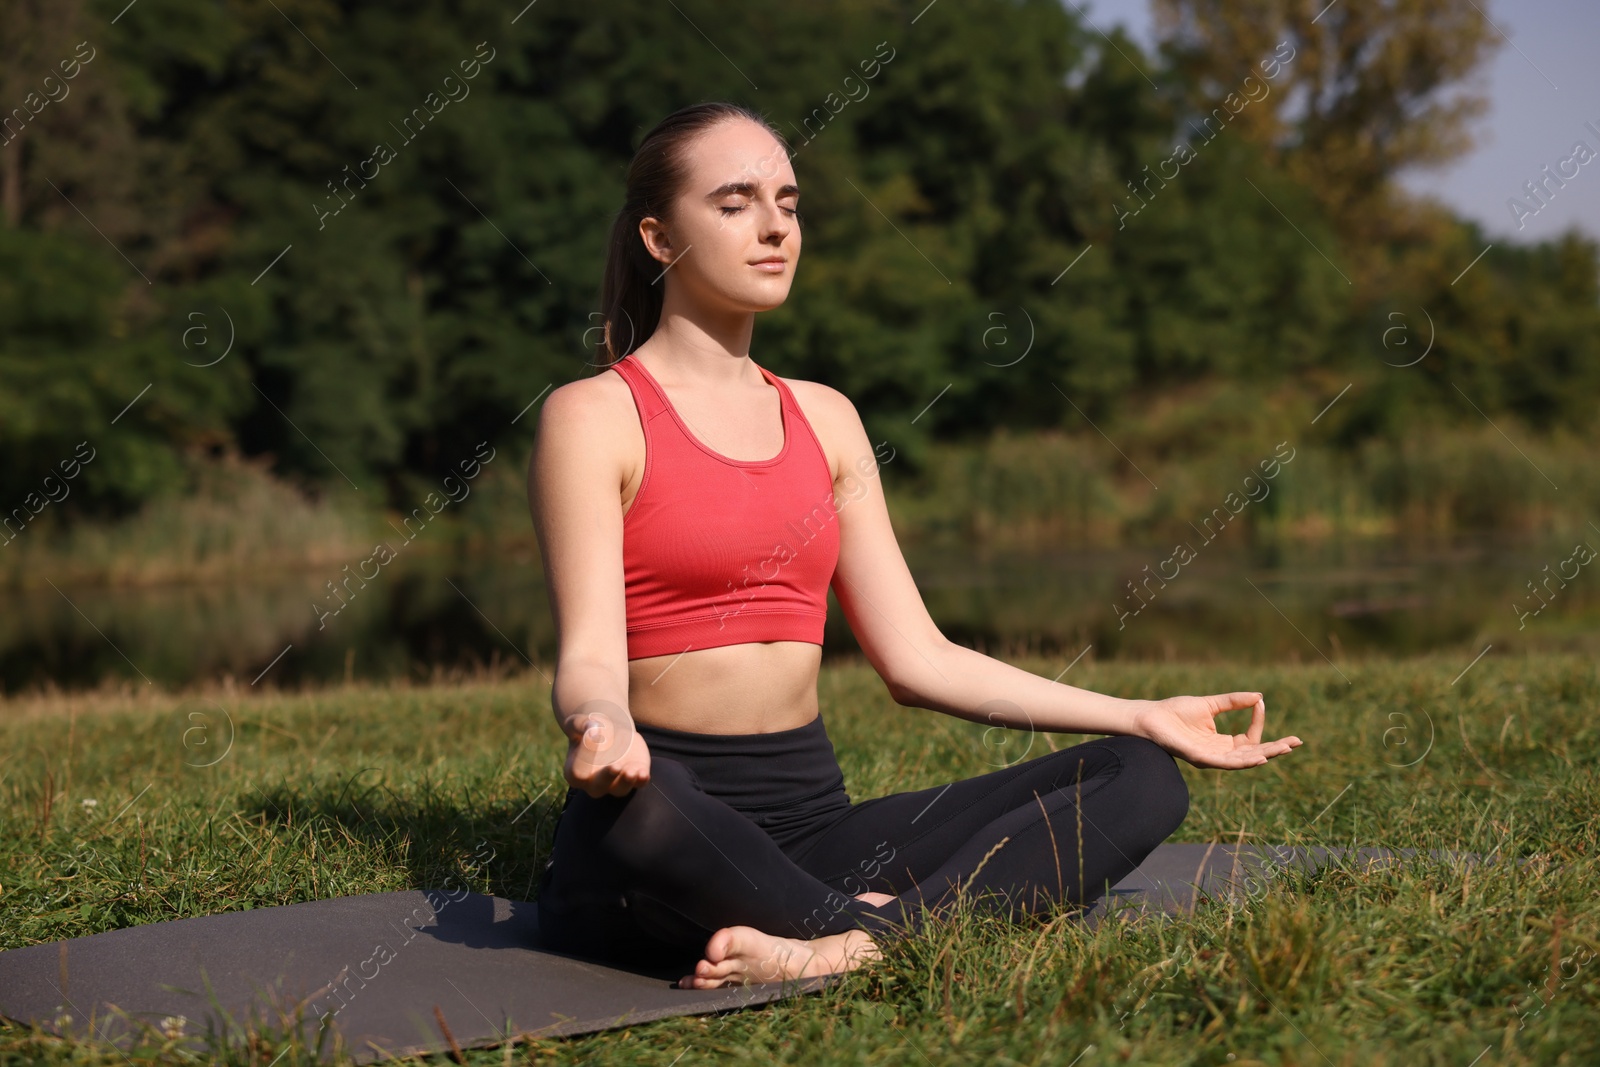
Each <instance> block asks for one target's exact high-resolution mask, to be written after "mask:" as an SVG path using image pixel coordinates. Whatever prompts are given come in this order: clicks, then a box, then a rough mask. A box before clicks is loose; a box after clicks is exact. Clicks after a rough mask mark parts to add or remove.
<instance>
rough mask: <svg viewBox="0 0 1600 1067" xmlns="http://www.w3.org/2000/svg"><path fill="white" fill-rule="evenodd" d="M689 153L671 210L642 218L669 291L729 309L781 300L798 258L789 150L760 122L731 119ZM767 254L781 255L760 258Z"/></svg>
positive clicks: (758, 307) (759, 307) (796, 193)
mask: <svg viewBox="0 0 1600 1067" xmlns="http://www.w3.org/2000/svg"><path fill="white" fill-rule="evenodd" d="M688 157H689V168H688V175H687V180H686V181H685V183H684V187H683V191H682V192H681V193H679V195H678V198H677V200H676V201H675V202H674V203H673V205H672V215H671V218H669V219H665V220H663V219H658V218H655V217H649V218H646V219H643V220H642V221H641V222H640V224H639V233H640V236H641V237H642V238H643V239H644V242H645V247H646V248H647V249H649V251H650V254H651V255H652V256H654V257H655V258H656V259H657V261H659V262H660V263H661V264H662V267H663V269H665V271H666V274H665V276H664V277H663V278H662V279H661V283H662V284H665V285H666V286H667V287H668V288H667V294H666V295H667V298H668V299H669V300H674V301H676V300H678V299H682V298H684V297H687V298H688V299H689V300H691V301H692V302H693V303H695V304H699V305H702V306H709V307H711V308H715V309H718V310H723V311H740V312H756V311H767V310H769V309H771V308H775V307H777V306H778V305H779V304H781V303H783V302H784V300H785V299H786V298H787V297H788V295H789V286H790V285H791V284H792V283H793V282H794V271H795V266H796V264H797V263H798V262H799V260H800V223H799V220H798V219H797V218H796V217H795V212H796V211H798V210H799V204H800V190H799V188H798V187H797V183H796V182H795V177H794V168H793V167H791V166H790V165H789V156H788V153H787V152H785V151H784V149H783V146H782V145H780V144H779V143H778V142H777V141H776V140H775V139H774V138H773V136H772V135H771V134H770V133H768V132H767V131H766V130H764V129H762V128H761V127H760V126H758V125H756V124H755V123H753V122H750V121H749V120H747V119H729V120H725V121H723V122H719V123H718V124H717V125H715V126H712V127H711V128H710V129H707V130H705V131H704V132H702V133H701V134H700V135H699V136H698V137H696V138H695V140H694V141H693V142H692V145H691V147H690V149H689V152H688ZM765 259H777V260H781V261H782V262H781V263H772V264H768V265H767V266H765V267H762V266H756V265H755V264H757V263H758V262H759V261H761V260H765ZM669 264H670V267H669Z"/></svg>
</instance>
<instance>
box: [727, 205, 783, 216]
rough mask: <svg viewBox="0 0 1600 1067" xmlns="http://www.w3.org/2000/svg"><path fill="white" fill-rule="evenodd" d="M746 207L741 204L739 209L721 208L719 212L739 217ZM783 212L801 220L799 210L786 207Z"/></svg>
mask: <svg viewBox="0 0 1600 1067" xmlns="http://www.w3.org/2000/svg"><path fill="white" fill-rule="evenodd" d="M745 207H746V205H743V204H741V205H740V206H738V207H721V208H718V209H717V210H718V211H721V212H722V213H723V214H724V215H737V214H738V213H739V212H741V211H743V210H744V209H745ZM781 210H782V211H783V212H784V213H785V214H789V215H793V216H794V217H795V218H800V209H799V208H793V207H786V208H782V209H781Z"/></svg>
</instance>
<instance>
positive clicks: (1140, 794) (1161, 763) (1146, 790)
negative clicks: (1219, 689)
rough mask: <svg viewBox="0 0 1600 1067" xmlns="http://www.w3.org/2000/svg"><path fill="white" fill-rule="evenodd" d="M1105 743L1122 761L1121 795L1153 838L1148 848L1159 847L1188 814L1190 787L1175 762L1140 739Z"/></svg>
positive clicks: (1120, 739) (1158, 746)
mask: <svg viewBox="0 0 1600 1067" xmlns="http://www.w3.org/2000/svg"><path fill="white" fill-rule="evenodd" d="M1104 743H1105V744H1108V745H1110V746H1112V748H1113V749H1114V750H1115V752H1116V754H1117V758H1118V759H1119V760H1121V761H1122V772H1121V774H1120V775H1119V778H1122V779H1125V781H1124V782H1123V783H1122V784H1123V785H1124V787H1125V788H1124V789H1123V790H1122V792H1123V794H1124V795H1125V796H1126V797H1127V798H1128V802H1129V803H1131V804H1133V805H1134V806H1135V808H1136V809H1137V811H1138V815H1139V822H1140V823H1141V824H1142V825H1144V826H1147V827H1148V828H1149V830H1150V832H1151V835H1152V836H1153V837H1154V838H1155V841H1154V844H1153V845H1152V846H1151V847H1154V845H1156V844H1160V843H1161V842H1162V841H1164V840H1166V838H1167V837H1168V836H1169V835H1171V834H1172V833H1173V832H1174V831H1175V830H1177V829H1178V827H1180V826H1182V825H1183V820H1184V819H1185V818H1187V817H1188V815H1189V787H1188V785H1187V784H1186V783H1185V782H1184V780H1183V772H1182V771H1180V770H1179V769H1178V761H1177V760H1175V759H1174V758H1173V757H1172V754H1171V753H1170V752H1168V751H1167V750H1166V749H1164V748H1162V747H1161V746H1160V745H1158V744H1156V743H1155V742H1154V741H1150V740H1146V739H1145V738H1142V737H1112V738H1107V739H1106V741H1105V742H1104Z"/></svg>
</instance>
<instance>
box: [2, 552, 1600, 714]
mask: <svg viewBox="0 0 1600 1067" xmlns="http://www.w3.org/2000/svg"><path fill="white" fill-rule="evenodd" d="M1574 540H1578V541H1582V539H1570V538H1569V539H1567V540H1566V541H1563V542H1559V543H1542V544H1523V545H1508V544H1493V543H1487V542H1472V541H1463V542H1459V543H1456V544H1453V545H1451V546H1449V547H1448V548H1443V549H1441V548H1438V547H1434V548H1431V549H1429V550H1426V551H1420V550H1413V549H1407V548H1406V547H1404V546H1401V545H1396V544H1372V543H1362V544H1351V545H1342V546H1324V547H1322V548H1320V549H1316V550H1312V549H1306V548H1294V549H1288V548H1274V547H1257V548H1254V549H1250V550H1246V551H1239V550H1233V551H1231V552H1229V553H1224V552H1222V551H1221V550H1220V548H1207V547H1205V546H1204V545H1201V546H1200V551H1199V552H1198V553H1193V552H1190V553H1184V552H1178V553H1176V554H1175V552H1174V547H1173V546H1165V547H1152V548H1147V549H1137V548H1129V549H1125V550H1118V551H1094V552H1089V551H1076V550H1071V549H1063V550H1060V551H1051V552H1027V553H1024V552H987V551H982V550H974V549H970V548H944V549H932V548H924V549H918V548H915V547H911V548H908V549H907V560H908V563H909V564H910V566H911V569H912V573H913V575H914V577H915V579H916V581H917V585H918V587H919V588H920V589H921V591H922V594H923V597H924V600H925V602H926V603H927V605H928V609H929V611H930V612H931V614H932V615H933V618H934V620H935V622H936V623H937V624H938V625H939V627H940V628H941V629H942V630H943V631H944V633H945V634H946V635H947V636H949V637H950V638H951V639H953V640H955V641H958V642H960V643H962V644H965V645H968V646H971V647H975V648H978V649H980V650H982V651H985V652H989V653H991V654H995V655H1001V656H1012V655H1018V654H1022V653H1024V652H1032V653H1038V654H1043V655H1046V656H1049V657H1051V658H1052V659H1055V660H1059V661H1060V663H1061V665H1062V667H1065V666H1067V664H1068V663H1070V662H1073V661H1075V660H1076V659H1077V657H1079V656H1080V655H1082V656H1086V657H1092V658H1095V659H1185V660H1211V661H1218V660H1234V661H1244V662H1257V663H1267V662H1309V663H1327V664H1328V665H1329V668H1330V670H1338V665H1339V664H1342V663H1345V662H1348V661H1350V660H1353V659H1359V658H1366V657H1371V656H1384V657H1389V656H1396V657H1398V656H1409V655H1414V654H1418V653H1426V652H1432V651H1440V650H1448V651H1451V652H1459V653H1461V654H1462V655H1463V657H1464V658H1463V660H1462V662H1463V665H1465V664H1466V663H1467V662H1468V661H1470V660H1471V658H1472V657H1473V656H1475V655H1477V654H1478V653H1479V652H1480V651H1481V650H1482V649H1483V648H1484V647H1485V646H1487V645H1491V644H1492V645H1493V646H1494V649H1495V654H1497V655H1503V654H1507V653H1515V652H1516V651H1517V650H1519V649H1527V648H1534V647H1538V648H1544V649H1554V648H1564V649H1588V650H1595V649H1597V648H1600V637H1597V635H1600V627H1597V626H1596V625H1595V623H1596V621H1597V619H1600V573H1596V572H1600V567H1591V566H1588V565H1587V560H1586V559H1585V558H1584V554H1583V553H1582V552H1577V553H1575V551H1574V550H1575V548H1576V545H1575V544H1574ZM1582 543H1584V544H1586V545H1587V544H1593V545H1597V546H1600V536H1592V537H1590V538H1589V539H1588V540H1587V541H1585V542H1582ZM1591 554H1592V552H1591ZM324 571H326V573H325V572H324ZM334 578H343V573H342V572H336V571H334V570H333V569H332V568H325V569H324V570H323V571H307V572H303V573H289V574H270V575H258V576H251V577H249V578H243V579H238V580H234V581H231V582H228V583H224V584H196V585H181V586H168V587H161V588H127V589H124V588H105V587H72V586H63V587H62V588H60V589H59V590H57V589H52V588H51V587H49V586H45V587H44V588H43V589H42V590H36V589H29V590H26V591H8V592H5V593H0V687H3V691H4V692H6V693H16V692H19V691H22V690H27V689H34V688H39V687H43V686H46V685H54V686H56V687H59V688H62V689H75V688H82V687H89V686H95V685H99V684H101V683H103V682H105V681H108V680H110V681H115V680H117V679H126V680H127V681H129V682H131V683H133V684H135V685H143V684H144V683H145V682H147V681H148V682H151V683H154V684H157V685H161V686H167V687H181V686H186V685H190V684H194V683H199V682H204V681H207V680H221V679H223V678H224V677H226V676H230V675H231V676H232V677H233V678H234V679H236V680H237V682H238V683H239V684H241V685H251V684H257V685H262V686H278V687H297V686H301V685H319V684H325V683H336V682H339V681H342V680H344V679H346V678H360V679H389V678H397V677H401V676H407V677H411V678H413V679H419V680H420V679H425V678H427V677H429V676H432V675H434V674H436V673H440V672H447V671H450V670H457V669H469V670H470V669H475V668H484V667H487V668H491V669H495V670H498V669H502V668H515V669H520V670H527V669H529V667H530V665H537V667H538V669H540V670H542V671H544V672H545V673H546V674H547V675H548V674H549V673H550V672H551V670H552V664H553V661H554V657H555V654H556V647H555V629H554V626H553V623H552V621H551V618H550V610H549V602H548V599H547V596H546V593H545V588H544V581H543V573H542V571H541V568H540V566H539V561H538V559H537V557H536V556H533V555H531V554H529V555H522V556H506V557H503V558H493V559H488V558H475V559H467V560H460V559H457V560H451V559H438V558H433V559H411V560H397V561H396V562H395V563H394V564H391V565H390V566H388V567H385V568H383V569H382V570H381V571H380V572H379V573H378V576H377V577H376V578H375V579H373V580H372V581H371V582H369V583H367V584H366V586H365V587H360V586H359V584H358V583H356V582H352V583H351V588H353V589H355V590H356V592H355V594H354V595H353V596H350V595H348V594H347V599H346V602H344V603H343V606H342V607H340V608H339V610H338V611H337V613H336V614H335V613H334V612H333V610H332V609H333V608H334V607H338V606H339V605H340V603H341V602H340V600H338V599H335V598H334V597H333V595H332V593H331V592H330V589H329V583H330V581H331V580H333V579H334ZM824 650H825V653H824V654H825V656H828V657H832V656H845V655H852V654H856V653H857V652H858V649H857V646H856V644H855V641H854V638H853V637H852V635H851V632H850V629H849V627H848V626H847V625H846V624H845V621H844V618H843V615H842V613H841V612H840V610H839V606H838V604H837V603H836V602H835V601H834V600H833V598H832V595H831V594H830V596H829V620H828V626H827V633H826V642H825V645H824Z"/></svg>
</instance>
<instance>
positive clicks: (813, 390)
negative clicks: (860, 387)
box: [782, 378, 861, 429]
mask: <svg viewBox="0 0 1600 1067" xmlns="http://www.w3.org/2000/svg"><path fill="white" fill-rule="evenodd" d="M782 381H783V384H785V385H787V386H788V387H789V391H790V392H791V393H793V394H794V399H795V402H796V403H797V404H799V405H800V408H801V410H802V411H804V412H805V416H806V418H807V420H809V421H810V422H811V423H812V424H813V425H815V424H817V423H819V422H821V423H824V424H827V425H830V426H837V427H839V428H841V429H848V428H849V427H850V426H852V425H855V426H859V425H860V424H861V416H860V414H858V413H857V412H856V406H855V405H854V404H852V403H851V402H850V398H849V397H847V396H845V395H844V394H843V393H841V392H839V390H837V389H835V388H833V386H831V385H823V384H822V383H821V382H808V381H806V380H804V379H803V378H784V379H782Z"/></svg>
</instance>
